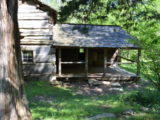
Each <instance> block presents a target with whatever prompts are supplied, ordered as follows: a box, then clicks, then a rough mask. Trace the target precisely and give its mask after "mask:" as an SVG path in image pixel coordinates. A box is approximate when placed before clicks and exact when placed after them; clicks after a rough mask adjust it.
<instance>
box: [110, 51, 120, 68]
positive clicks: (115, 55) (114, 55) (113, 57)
mask: <svg viewBox="0 0 160 120" xmlns="http://www.w3.org/2000/svg"><path fill="white" fill-rule="evenodd" d="M118 54H119V49H117V50H116V51H115V53H114V54H113V56H112V58H111V65H113V64H114V62H115V60H116V57H117V56H118Z"/></svg>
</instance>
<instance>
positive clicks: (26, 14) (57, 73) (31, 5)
mask: <svg viewBox="0 0 160 120" xmlns="http://www.w3.org/2000/svg"><path fill="white" fill-rule="evenodd" d="M56 17H57V15H56V11H55V10H54V9H53V8H51V7H50V6H48V5H46V4H44V3H43V2H41V1H39V0H22V1H20V2H19V10H18V19H19V28H20V36H21V51H22V63H23V73H24V76H25V77H26V78H27V77H33V78H34V77H38V79H42V80H46V79H47V80H48V79H52V78H54V79H55V78H58V79H62V78H96V79H102V80H138V79H139V78H140V77H139V74H140V63H139V58H140V54H141V48H140V47H139V46H137V45H136V44H134V42H135V41H137V39H135V38H134V37H132V36H131V35H129V34H128V33H127V32H126V31H124V30H123V29H122V28H121V27H119V26H112V25H84V24H56ZM132 41H134V42H133V43H132ZM123 49H125V50H136V51H137V60H136V61H134V60H131V59H128V58H125V57H123V56H121V54H120V53H121V51H122V50H123ZM121 59H125V60H127V61H129V62H126V63H122V61H121ZM133 63H135V64H136V65H137V74H133V73H130V72H128V71H126V70H124V69H122V68H120V67H119V65H120V64H133Z"/></svg>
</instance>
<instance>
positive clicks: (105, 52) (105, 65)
mask: <svg viewBox="0 0 160 120" xmlns="http://www.w3.org/2000/svg"><path fill="white" fill-rule="evenodd" d="M103 59H104V64H103V74H104V76H105V74H106V68H107V51H106V49H104V55H103Z"/></svg>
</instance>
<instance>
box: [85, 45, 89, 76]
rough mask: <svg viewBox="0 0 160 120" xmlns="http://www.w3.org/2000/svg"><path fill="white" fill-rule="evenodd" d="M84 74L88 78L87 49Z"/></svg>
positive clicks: (86, 51) (86, 50)
mask: <svg viewBox="0 0 160 120" xmlns="http://www.w3.org/2000/svg"><path fill="white" fill-rule="evenodd" d="M85 63H86V64H85V73H86V76H88V49H87V48H86V49H85Z"/></svg>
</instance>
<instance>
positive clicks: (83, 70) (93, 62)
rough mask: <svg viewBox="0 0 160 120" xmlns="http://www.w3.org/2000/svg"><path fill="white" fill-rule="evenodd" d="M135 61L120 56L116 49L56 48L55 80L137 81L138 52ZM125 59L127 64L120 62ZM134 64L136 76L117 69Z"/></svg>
mask: <svg viewBox="0 0 160 120" xmlns="http://www.w3.org/2000/svg"><path fill="white" fill-rule="evenodd" d="M137 53H138V54H137V61H133V60H130V59H127V58H124V57H122V56H120V49H117V48H57V50H56V57H57V63H56V65H57V74H56V76H57V78H97V79H102V80H122V81H123V80H128V81H130V80H139V78H140V77H139V74H140V70H139V69H140V66H139V56H140V50H138V52H137ZM121 59H126V60H128V61H129V62H125V63H124V62H122V61H121ZM120 64H136V65H137V74H134V73H131V72H128V71H126V70H124V69H122V68H120V67H119V65H120Z"/></svg>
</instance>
